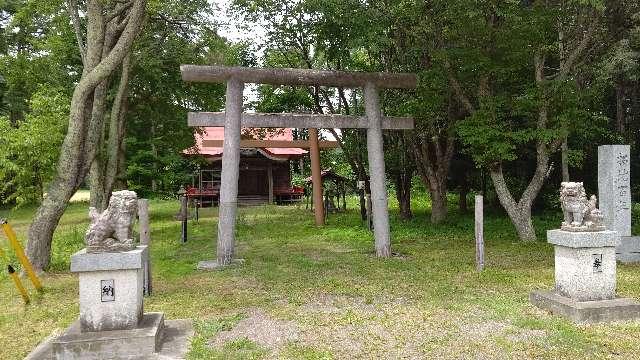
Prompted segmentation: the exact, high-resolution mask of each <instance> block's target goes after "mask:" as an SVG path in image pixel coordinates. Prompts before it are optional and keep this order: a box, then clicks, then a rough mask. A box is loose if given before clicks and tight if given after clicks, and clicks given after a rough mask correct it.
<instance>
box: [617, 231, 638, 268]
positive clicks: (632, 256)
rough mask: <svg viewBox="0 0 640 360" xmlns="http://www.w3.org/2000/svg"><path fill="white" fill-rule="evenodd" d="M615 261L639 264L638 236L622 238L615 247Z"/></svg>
mask: <svg viewBox="0 0 640 360" xmlns="http://www.w3.org/2000/svg"><path fill="white" fill-rule="evenodd" d="M616 259H617V260H618V261H620V262H621V263H625V264H629V263H640V236H622V237H621V238H620V244H618V246H616Z"/></svg>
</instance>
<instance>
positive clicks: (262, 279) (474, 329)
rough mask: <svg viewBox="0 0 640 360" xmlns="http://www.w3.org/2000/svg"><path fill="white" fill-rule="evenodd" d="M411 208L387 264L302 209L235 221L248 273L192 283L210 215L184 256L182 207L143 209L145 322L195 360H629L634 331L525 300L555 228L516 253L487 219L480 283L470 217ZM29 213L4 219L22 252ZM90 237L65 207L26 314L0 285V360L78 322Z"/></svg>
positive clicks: (549, 220)
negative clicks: (187, 344) (184, 342)
mask: <svg viewBox="0 0 640 360" xmlns="http://www.w3.org/2000/svg"><path fill="white" fill-rule="evenodd" d="M352 208H355V206H352ZM414 208H415V210H416V211H415V219H414V220H413V221H409V222H401V221H399V220H398V219H397V206H395V205H394V204H392V212H391V215H392V221H391V227H392V229H391V230H392V250H393V252H394V253H395V256H394V257H393V258H391V259H388V260H379V259H376V258H375V256H374V255H373V252H372V250H373V239H372V235H371V233H369V232H368V231H366V230H364V229H363V227H362V225H361V223H360V220H359V214H358V213H357V212H356V210H351V211H349V212H347V213H345V214H339V215H330V216H329V220H328V225H327V226H326V227H323V228H316V227H315V226H313V217H312V215H311V214H310V213H309V212H308V211H306V210H304V208H303V207H302V208H297V207H295V206H290V207H276V206H263V207H252V208H242V209H241V210H240V214H239V219H238V225H239V226H238V230H237V234H238V236H237V244H236V245H237V254H238V257H240V258H244V259H245V260H246V261H245V263H244V264H243V265H241V266H236V267H231V268H228V269H226V270H224V271H217V272H199V271H196V270H195V266H196V263H197V262H198V261H200V260H205V259H211V258H213V256H214V255H213V254H214V252H215V247H214V243H215V241H214V240H215V236H216V235H215V234H216V231H215V229H216V221H217V217H216V210H215V209H206V210H203V211H202V216H201V219H200V222H199V223H195V222H191V223H190V224H189V226H190V228H189V230H190V235H191V236H190V238H189V242H188V243H187V244H185V245H181V244H180V243H179V231H180V223H179V222H178V221H176V220H174V217H173V216H174V214H175V213H177V211H178V203H177V202H176V201H173V202H168V201H152V202H151V222H152V224H151V225H152V249H151V254H152V261H153V273H154V279H153V280H154V291H155V292H154V294H153V296H152V297H149V298H146V299H145V310H146V311H163V312H165V314H166V316H167V318H169V319H177V318H191V319H193V320H194V324H195V327H196V336H195V338H194V339H193V342H192V347H191V350H190V352H189V356H188V357H189V358H190V359H263V358H268V359H274V358H276V359H346V358H350V359H351V358H360V359H379V358H388V359H396V358H407V359H409V358H411V359H422V358H427V359H428V358H438V359H440V358H445V359H468V358H474V359H475V358H477V359H493V358H495V359H509V358H514V359H523V358H527V359H528V358H536V359H582V358H589V359H601V358H616V359H619V358H626V359H637V358H638V356H639V355H638V354H640V341H638V336H639V335H640V323H638V322H635V323H619V324H609V325H592V326H575V325H573V324H572V323H570V322H568V321H565V320H563V319H562V318H559V317H556V316H551V315H549V314H547V313H546V312H544V311H541V310H539V309H537V308H535V307H533V306H532V305H530V304H529V301H528V295H529V292H530V291H531V290H534V289H539V288H543V289H549V288H551V287H552V285H553V249H552V247H551V246H550V245H548V244H547V243H545V242H544V239H545V236H544V232H545V231H546V229H549V228H553V227H557V225H559V222H560V215H559V214H552V215H548V216H544V217H537V218H536V226H537V230H538V231H539V239H540V241H538V242H536V243H532V244H523V243H520V242H518V241H517V239H516V236H515V233H514V231H513V229H512V227H511V225H510V223H509V221H508V219H507V218H506V217H502V216H498V215H496V216H492V215H489V216H488V218H487V219H486V225H485V237H486V251H487V255H486V259H487V267H486V270H485V271H484V272H482V273H481V274H478V273H476V271H475V263H474V261H475V255H474V250H475V247H474V240H473V215H472V214H464V215H460V214H455V213H454V214H453V215H452V216H451V218H450V220H449V221H448V222H447V223H445V224H442V225H437V226H434V225H430V224H429V223H428V221H427V220H426V219H427V216H428V202H427V200H426V199H424V198H418V199H416V200H415V202H414ZM32 213H33V209H22V210H18V211H15V212H8V211H4V212H2V211H0V217H1V216H6V217H8V218H9V219H10V221H11V223H12V225H14V227H15V228H16V230H17V232H18V235H19V237H20V238H21V239H22V240H24V238H25V235H26V229H27V226H28V222H29V219H30V217H31V215H32ZM86 225H87V216H86V204H73V205H72V206H70V207H69V209H68V210H67V212H66V214H65V215H64V217H63V219H62V222H61V226H60V228H59V230H58V231H57V232H56V234H55V239H54V245H53V261H52V271H51V272H50V273H48V274H47V276H46V277H45V278H44V284H45V287H46V292H45V293H44V294H43V295H41V296H37V297H36V298H35V299H34V301H33V303H32V304H31V305H29V306H24V305H23V304H22V300H21V299H20V297H19V295H18V294H17V292H16V290H15V288H14V287H13V284H12V283H11V282H10V279H9V278H7V276H6V274H4V273H2V275H0V304H1V306H2V307H1V312H0V359H21V358H23V357H24V356H25V355H26V354H27V353H28V352H29V351H30V350H31V349H33V348H34V347H35V346H36V345H37V344H38V343H39V342H40V341H42V340H43V339H44V338H46V337H47V336H49V335H50V334H52V333H56V332H60V331H62V330H63V329H64V328H66V326H68V325H69V324H70V323H71V322H72V321H73V320H74V319H76V318H77V316H78V305H77V291H78V289H77V279H76V278H75V276H73V275H71V274H70V273H69V272H68V268H69V256H70V255H71V254H72V253H73V252H74V251H76V250H78V249H80V248H82V247H83V234H84V231H85V230H86ZM636 230H637V229H636ZM0 239H3V238H2V237H0ZM0 244H2V246H3V247H4V248H5V249H6V247H7V244H6V241H4V240H0ZM1 261H2V262H4V261H3V260H1ZM3 267H4V265H3ZM25 281H26V279H25ZM618 293H619V294H620V295H621V296H626V297H633V298H636V299H640V267H639V266H629V265H620V266H619V267H618Z"/></svg>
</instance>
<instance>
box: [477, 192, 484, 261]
mask: <svg viewBox="0 0 640 360" xmlns="http://www.w3.org/2000/svg"><path fill="white" fill-rule="evenodd" d="M475 214H476V221H475V222H476V267H477V269H478V271H479V272H480V271H482V270H483V269H484V229H483V226H484V224H483V222H484V214H483V199H482V195H476V205H475Z"/></svg>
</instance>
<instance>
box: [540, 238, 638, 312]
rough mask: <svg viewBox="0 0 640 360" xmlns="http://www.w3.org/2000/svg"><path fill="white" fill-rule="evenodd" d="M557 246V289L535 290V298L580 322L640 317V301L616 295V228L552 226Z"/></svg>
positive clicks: (543, 306) (547, 308)
mask: <svg viewBox="0 0 640 360" xmlns="http://www.w3.org/2000/svg"><path fill="white" fill-rule="evenodd" d="M547 241H548V242H549V243H551V244H554V247H555V290H554V291H553V292H545V291H535V292H533V293H532V294H531V296H530V300H531V302H532V303H533V304H534V305H536V306H538V307H540V308H543V309H546V310H549V311H551V312H552V313H557V314H560V315H563V316H565V317H568V318H570V319H571V320H573V321H574V322H578V323H595V322H607V321H619V320H628V319H635V318H639V317H640V304H638V303H636V302H635V301H632V300H629V299H617V298H616V245H617V244H618V241H619V237H618V234H617V233H616V232H615V231H595V232H571V231H564V230H550V231H549V232H547Z"/></svg>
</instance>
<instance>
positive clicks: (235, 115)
mask: <svg viewBox="0 0 640 360" xmlns="http://www.w3.org/2000/svg"><path fill="white" fill-rule="evenodd" d="M243 90H244V83H242V82H240V81H239V80H237V79H235V78H231V79H229V80H228V81H227V94H226V95H227V96H226V103H225V106H226V119H225V124H224V146H223V149H222V151H223V153H222V172H221V175H220V178H221V184H220V201H219V205H218V206H219V207H218V213H219V216H218V244H217V245H218V246H217V266H226V265H229V264H231V262H232V260H233V257H234V249H235V228H236V210H237V208H238V177H239V173H240V120H241V118H242V93H243Z"/></svg>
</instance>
